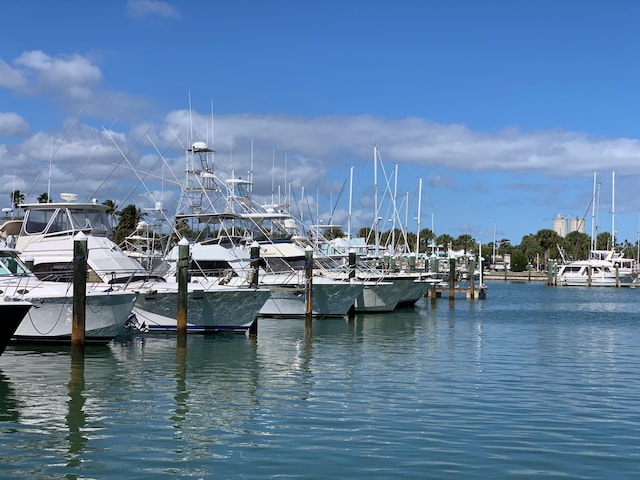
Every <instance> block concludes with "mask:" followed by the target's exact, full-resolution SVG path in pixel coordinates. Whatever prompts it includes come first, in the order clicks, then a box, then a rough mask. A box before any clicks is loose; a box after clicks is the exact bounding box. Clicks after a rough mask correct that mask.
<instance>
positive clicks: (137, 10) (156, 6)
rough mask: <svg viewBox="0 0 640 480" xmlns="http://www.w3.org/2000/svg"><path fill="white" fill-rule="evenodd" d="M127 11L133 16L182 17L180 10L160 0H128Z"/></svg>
mask: <svg viewBox="0 0 640 480" xmlns="http://www.w3.org/2000/svg"><path fill="white" fill-rule="evenodd" d="M127 12H128V13H129V15H131V16H133V17H147V16H158V17H167V18H180V17H181V15H180V12H179V11H178V10H177V9H176V8H175V7H173V6H171V5H170V4H169V3H167V2H163V1H160V0H128V1H127Z"/></svg>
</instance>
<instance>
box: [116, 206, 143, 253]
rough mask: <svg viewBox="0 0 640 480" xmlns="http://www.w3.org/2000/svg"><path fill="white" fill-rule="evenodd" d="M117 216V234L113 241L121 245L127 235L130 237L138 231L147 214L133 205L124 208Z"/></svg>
mask: <svg viewBox="0 0 640 480" xmlns="http://www.w3.org/2000/svg"><path fill="white" fill-rule="evenodd" d="M116 215H117V216H118V217H119V219H118V226H117V227H116V232H115V234H114V235H113V241H114V242H115V243H118V244H119V243H120V242H122V241H123V240H124V239H125V237H126V236H127V235H130V234H131V232H133V231H134V230H135V229H136V227H137V226H138V223H139V222H140V220H142V217H144V216H145V215H146V212H143V211H142V210H141V209H139V208H138V207H136V206H135V205H133V204H131V205H127V206H126V207H124V208H123V209H122V210H121V211H119V212H116Z"/></svg>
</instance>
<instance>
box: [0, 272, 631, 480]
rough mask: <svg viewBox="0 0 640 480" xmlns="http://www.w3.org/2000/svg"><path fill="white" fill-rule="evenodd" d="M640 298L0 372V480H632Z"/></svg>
mask: <svg viewBox="0 0 640 480" xmlns="http://www.w3.org/2000/svg"><path fill="white" fill-rule="evenodd" d="M639 306H640V290H636V289H597V288H593V289H586V288H584V289H571V288H553V287H547V286H546V285H544V284H540V283H531V284H529V283H523V284H510V283H502V282H495V283H490V287H489V296H488V298H487V299H486V300H483V301H477V300H476V301H468V300H465V299H457V300H456V302H455V305H454V306H453V307H451V306H450V304H449V302H448V300H447V299H446V298H445V299H440V300H438V303H437V304H436V306H435V307H432V306H431V304H430V301H429V300H427V301H426V302H424V303H423V302H422V301H421V302H419V304H418V306H417V307H416V308H415V309H409V310H405V311H403V312H399V313H393V314H384V315H373V314H368V315H363V316H357V317H356V318H355V319H354V320H353V321H348V320H346V319H331V320H318V321H314V322H313V324H312V326H311V328H306V327H305V322H304V320H276V319H271V320H266V319H265V320H261V321H260V326H259V332H258V337H257V339H255V338H249V337H245V336H241V335H240V336H210V337H205V336H190V337H189V338H188V339H187V341H186V344H185V345H179V344H178V342H177V340H176V338H175V337H171V336H165V337H150V338H149V337H147V338H134V339H133V340H132V341H130V342H128V343H126V344H113V345H110V346H108V347H93V348H87V350H86V351H85V355H84V358H82V356H78V355H72V352H71V351H70V350H69V349H65V348H52V347H49V348H43V347H33V346H31V347H26V346H25V347H9V348H8V350H7V351H6V352H5V354H3V355H2V356H1V357H0V478H3V479H9V478H21V479H22V478H38V479H47V478H56V479H58V478H68V479H76V478H96V479H98V478H99V479H104V478H127V479H143V478H150V479H156V478H172V479H173V478H247V479H263V478H273V477H278V478H314V479H324V478H327V479H336V478H367V479H372V478H380V479H383V478H384V479H388V478H404V479H411V478H420V479H423V478H433V479H453V478H455V479H458V478H482V479H485V478H539V477H546V478H563V479H565V478H569V479H572V478H580V479H584V478H593V479H603V478H616V479H624V478H638V473H637V472H638V471H640V408H639V407H640V369H638V364H639V360H640V351H639V349H638V342H637V339H638V338H640V318H639V315H638V308H639Z"/></svg>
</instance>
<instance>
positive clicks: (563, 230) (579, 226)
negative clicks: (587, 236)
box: [551, 213, 584, 238]
mask: <svg viewBox="0 0 640 480" xmlns="http://www.w3.org/2000/svg"><path fill="white" fill-rule="evenodd" d="M551 228H552V229H553V231H554V232H556V233H557V234H558V235H560V236H561V237H562V238H564V237H566V236H567V234H568V233H571V232H580V233H584V219H582V218H578V217H576V218H568V217H565V216H564V215H562V214H561V213H559V214H558V215H557V216H556V218H554V219H553V226H552V227H551Z"/></svg>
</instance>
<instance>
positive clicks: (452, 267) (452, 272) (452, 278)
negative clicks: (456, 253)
mask: <svg viewBox="0 0 640 480" xmlns="http://www.w3.org/2000/svg"><path fill="white" fill-rule="evenodd" d="M455 292H456V259H455V258H450V259H449V301H450V302H453V299H454V298H455Z"/></svg>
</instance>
